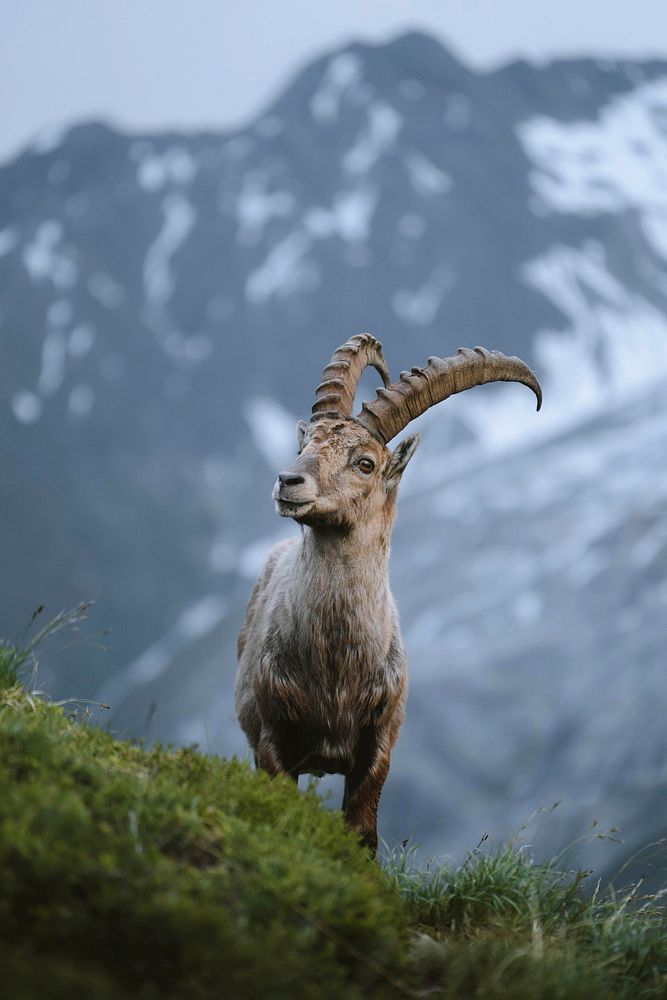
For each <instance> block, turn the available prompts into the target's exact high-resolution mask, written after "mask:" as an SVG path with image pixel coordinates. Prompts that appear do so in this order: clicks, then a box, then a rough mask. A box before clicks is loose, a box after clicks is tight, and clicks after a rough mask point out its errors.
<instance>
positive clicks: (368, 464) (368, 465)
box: [358, 458, 375, 476]
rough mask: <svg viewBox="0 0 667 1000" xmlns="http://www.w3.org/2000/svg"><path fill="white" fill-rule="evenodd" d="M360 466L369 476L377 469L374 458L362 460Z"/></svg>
mask: <svg viewBox="0 0 667 1000" xmlns="http://www.w3.org/2000/svg"><path fill="white" fill-rule="evenodd" d="M358 465H359V468H360V469H361V471H362V472H364V473H365V474H366V475H367V476H368V475H370V473H371V472H372V471H373V469H374V468H375V462H374V461H373V459H372V458H360V459H359V462H358Z"/></svg>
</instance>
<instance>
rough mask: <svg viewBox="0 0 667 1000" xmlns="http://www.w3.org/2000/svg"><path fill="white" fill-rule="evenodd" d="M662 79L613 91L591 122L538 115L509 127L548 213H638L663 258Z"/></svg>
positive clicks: (666, 241)
mask: <svg viewBox="0 0 667 1000" xmlns="http://www.w3.org/2000/svg"><path fill="white" fill-rule="evenodd" d="M666 117H667V78H665V77H661V78H660V79H658V80H653V81H652V82H650V83H646V84H643V85H641V86H639V87H637V88H636V89H635V90H633V91H631V92H630V93H627V94H623V95H622V96H620V97H615V98H614V99H613V100H611V101H610V102H609V103H608V104H606V105H605V106H604V107H603V108H602V109H601V111H600V114H599V115H598V118H597V120H595V121H578V122H574V123H572V122H571V123H567V124H564V123H562V122H559V121H556V120H555V119H553V118H548V117H546V116H544V115H540V116H538V117H536V118H531V119H529V120H528V121H526V122H524V123H522V124H521V125H519V126H518V127H517V133H518V136H519V140H520V141H521V143H522V145H523V148H524V150H525V152H526V154H527V156H529V157H530V159H531V160H532V162H533V163H534V164H535V166H536V167H537V168H538V169H537V170H535V171H534V172H533V173H532V175H531V183H532V185H533V188H534V190H535V192H536V194H537V195H538V197H539V198H540V200H541V202H542V203H543V205H544V206H546V208H548V209H549V210H551V211H555V212H567V213H573V214H578V215H595V214H598V213H600V212H622V211H625V210H626V209H628V208H632V209H636V210H637V211H638V212H639V213H640V217H641V219H642V223H643V228H644V232H645V233H646V236H647V239H648V240H649V241H650V242H651V245H652V246H653V248H654V250H655V251H656V252H657V253H659V254H661V255H662V256H663V257H667V236H666V221H665V220H666V217H667V130H666V129H665V119H666Z"/></svg>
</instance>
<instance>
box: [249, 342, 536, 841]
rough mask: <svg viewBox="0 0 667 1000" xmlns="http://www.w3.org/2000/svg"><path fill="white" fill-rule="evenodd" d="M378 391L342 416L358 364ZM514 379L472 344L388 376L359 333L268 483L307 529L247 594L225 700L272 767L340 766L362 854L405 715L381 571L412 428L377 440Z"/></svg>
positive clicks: (516, 374)
mask: <svg viewBox="0 0 667 1000" xmlns="http://www.w3.org/2000/svg"><path fill="white" fill-rule="evenodd" d="M369 365H372V366H373V367H374V368H376V369H377V371H378V372H379V374H380V376H381V378H382V381H383V382H384V385H385V388H383V389H379V390H378V393H377V397H376V399H375V400H374V401H373V402H371V403H364V404H363V406H362V408H361V412H360V413H358V414H357V415H356V416H352V409H353V405H354V395H355V391H356V388H357V382H358V381H359V377H360V375H361V373H362V371H363V370H364V368H366V367H367V366H369ZM497 381H505V382H522V383H523V384H524V385H526V386H529V388H531V389H532V390H533V392H534V393H535V395H536V396H537V408H538V410H539V408H540V405H541V400H542V393H541V389H540V385H539V383H538V381H537V378H536V376H535V375H534V374H533V372H532V371H531V370H530V369H529V368H528V367H527V366H526V365H525V364H524V363H523V361H520V360H519V358H510V357H506V356H505V355H503V354H500V353H499V352H497V351H487V350H485V349H484V348H482V347H476V348H475V349H474V350H470V349H466V348H462V349H461V350H459V351H458V353H457V354H456V355H454V356H453V357H451V358H429V359H428V362H427V364H426V367H425V368H413V369H412V371H411V372H409V373H408V372H402V373H401V376H400V379H399V380H398V381H397V382H394V383H393V384H389V383H390V380H389V373H388V371H387V366H386V363H385V360H384V357H383V356H382V348H381V345H380V344H379V343H378V341H377V340H375V338H374V337H372V336H370V334H367V333H364V334H359V335H358V336H355V337H352V338H351V339H350V340H348V341H347V343H345V344H343V346H342V347H339V348H338V350H337V351H336V352H335V353H334V355H333V357H332V359H331V361H330V363H329V364H328V365H327V366H326V368H325V369H324V372H323V381H322V383H321V384H320V385H319V386H318V387H317V390H316V393H315V403H314V405H313V410H312V413H313V415H312V417H311V419H310V423H309V424H306V423H305V422H304V421H303V420H301V421H299V424H298V427H297V433H298V445H299V453H298V457H297V459H296V461H295V463H294V465H293V466H292V467H291V468H289V469H286V470H285V471H284V472H281V473H280V475H279V476H278V479H277V480H276V484H275V486H274V489H273V499H274V501H275V505H276V510H277V512H278V514H280V516H281V517H291V518H293V520H295V521H296V522H297V524H299V525H302V526H303V527H304V530H303V532H302V534H301V538H299V539H296V538H295V539H290V540H289V541H286V542H281V543H280V544H278V545H276V546H275V547H274V548H273V549H272V550H271V552H270V553H269V555H268V558H267V561H266V564H265V566H264V569H263V571H262V573H261V575H260V577H259V579H258V581H257V583H256V584H255V587H254V589H253V591H252V594H251V596H250V601H249V603H248V609H247V613H246V619H245V622H244V624H243V628H242V629H241V634H240V636H239V641H238V655H239V670H238V677H237V683H236V707H237V712H238V716H239V720H240V723H241V726H242V728H243V730H244V731H245V733H246V736H247V737H248V741H249V743H250V745H251V747H252V749H253V751H254V754H255V764H256V766H257V767H261V768H263V769H264V770H265V771H268V773H269V774H272V775H275V774H278V773H285V774H288V775H290V776H291V777H292V778H293V779H294V780H297V779H298V776H299V774H303V773H308V774H316V775H321V774H323V773H325V772H326V773H329V774H344V775H345V793H344V798H343V811H344V813H345V818H346V820H347V822H348V823H349V825H350V826H351V827H352V828H353V829H354V830H356V831H357V832H358V834H359V835H360V837H361V839H362V841H363V843H364V844H366V845H367V846H368V847H369V848H370V850H371V851H372V852H374V851H375V850H376V849H377V808H378V802H379V799H380V793H381V791H382V786H383V784H384V781H385V779H386V777H387V773H388V771H389V758H390V753H391V749H392V747H393V745H394V743H395V742H396V738H397V736H398V730H399V728H400V725H401V722H402V721H403V715H404V709H405V699H406V688H407V660H406V656H405V652H404V650H403V644H402V641H401V633H400V628H399V622H398V614H397V612H396V606H395V604H394V600H393V597H392V595H391V591H390V589H389V580H388V574H387V561H388V557H389V539H390V535H391V529H392V524H393V520H394V514H395V507H396V495H397V492H398V484H399V481H400V479H401V476H402V474H403V472H404V470H405V467H406V465H407V464H408V462H409V460H410V458H411V456H412V454H413V452H414V450H415V448H416V447H417V444H418V440H419V436H418V435H417V434H412V435H410V436H409V437H406V438H405V439H404V440H403V441H401V442H400V444H399V445H398V446H397V447H396V449H395V450H394V451H393V452H392V451H390V450H389V449H388V448H387V442H388V441H391V439H392V438H394V437H396V435H397V434H399V433H400V432H401V431H402V430H403V429H404V428H405V427H406V426H407V425H408V424H409V423H410V421H411V420H414V419H415V417H418V416H419V415H420V414H421V413H424V411H425V410H427V409H428V408H429V407H430V406H433V405H434V404H435V403H439V402H441V401H442V400H444V399H447V397H448V396H451V395H452V394H453V393H456V392H462V391H463V390H464V389H469V388H471V387H472V386H475V385H480V384H482V383H484V382H497Z"/></svg>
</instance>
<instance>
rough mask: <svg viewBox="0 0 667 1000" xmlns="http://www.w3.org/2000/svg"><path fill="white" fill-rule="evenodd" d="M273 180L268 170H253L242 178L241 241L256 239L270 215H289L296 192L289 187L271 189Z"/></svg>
mask: <svg viewBox="0 0 667 1000" xmlns="http://www.w3.org/2000/svg"><path fill="white" fill-rule="evenodd" d="M270 182H271V178H270V175H269V173H268V172H267V171H265V170H252V171H250V172H249V173H247V174H246V175H245V177H244V178H243V186H242V188H241V190H240V192H239V195H238V200H237V215H238V220H239V240H240V242H241V243H257V242H258V241H259V240H260V239H261V237H262V234H263V232H264V227H265V226H266V224H267V222H268V221H269V220H270V219H272V218H274V217H278V218H282V217H284V216H286V215H289V214H290V212H291V211H292V210H293V208H294V196H293V195H292V194H290V192H289V191H269V190H268V187H269V184H270Z"/></svg>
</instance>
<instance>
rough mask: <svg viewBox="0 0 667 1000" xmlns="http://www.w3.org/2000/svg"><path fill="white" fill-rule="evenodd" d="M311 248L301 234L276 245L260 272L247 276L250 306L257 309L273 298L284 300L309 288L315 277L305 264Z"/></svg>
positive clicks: (295, 234)
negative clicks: (254, 306)
mask: <svg viewBox="0 0 667 1000" xmlns="http://www.w3.org/2000/svg"><path fill="white" fill-rule="evenodd" d="M310 247H311V240H310V239H309V237H308V236H306V234H305V233H302V232H300V231H298V230H297V231H296V232H293V233H290V234H289V236H286V237H285V238H284V239H283V240H281V241H280V243H277V244H276V246H274V247H273V249H272V250H271V251H270V252H269V253H268V255H267V257H266V258H265V260H264V262H263V263H262V264H261V265H260V266H259V267H258V268H257V270H255V271H253V272H252V273H251V274H249V275H248V278H247V280H246V284H245V294H246V298H247V300H248V302H250V303H252V304H253V305H258V304H260V303H262V302H266V301H267V300H268V299H270V298H271V297H272V296H274V295H275V296H277V297H279V298H284V297H285V296H286V295H290V294H291V293H293V292H295V291H299V290H302V289H304V288H307V287H308V286H309V285H310V284H311V283H312V280H313V275H314V273H316V272H314V268H313V266H312V265H310V266H309V265H308V264H307V263H306V262H305V261H304V258H305V256H306V253H307V252H308V250H309V249H310Z"/></svg>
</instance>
